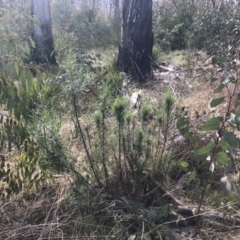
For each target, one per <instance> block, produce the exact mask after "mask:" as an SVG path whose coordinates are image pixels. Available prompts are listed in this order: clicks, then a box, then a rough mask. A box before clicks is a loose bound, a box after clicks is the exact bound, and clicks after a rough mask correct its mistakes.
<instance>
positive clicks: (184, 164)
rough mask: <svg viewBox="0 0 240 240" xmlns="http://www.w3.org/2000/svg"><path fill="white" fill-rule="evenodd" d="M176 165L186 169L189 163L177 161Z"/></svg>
mask: <svg viewBox="0 0 240 240" xmlns="http://www.w3.org/2000/svg"><path fill="white" fill-rule="evenodd" d="M177 166H178V167H179V169H181V170H186V169H187V168H188V166H189V164H188V163H187V162H185V161H177Z"/></svg>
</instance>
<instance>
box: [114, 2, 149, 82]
mask: <svg viewBox="0 0 240 240" xmlns="http://www.w3.org/2000/svg"><path fill="white" fill-rule="evenodd" d="M152 46H153V34H152V0H123V5H122V36H121V43H120V46H119V55H118V68H119V70H121V71H124V72H128V73H130V74H131V75H133V76H135V77H137V78H138V79H139V81H141V82H143V81H144V80H146V74H147V73H148V72H149V71H150V63H151V55H152Z"/></svg>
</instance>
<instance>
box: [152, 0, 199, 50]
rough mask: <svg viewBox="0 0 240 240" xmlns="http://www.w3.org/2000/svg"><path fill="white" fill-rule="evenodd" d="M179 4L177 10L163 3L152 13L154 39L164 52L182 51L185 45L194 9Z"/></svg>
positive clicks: (191, 5)
mask: <svg viewBox="0 0 240 240" xmlns="http://www.w3.org/2000/svg"><path fill="white" fill-rule="evenodd" d="M179 3H180V4H179V8H178V10H177V9H176V8H175V7H174V6H172V4H169V3H163V4H162V5H161V7H160V8H159V9H157V10H155V11H154V18H153V32H154V38H155V39H156V43H158V44H159V46H160V47H161V49H162V50H164V51H169V50H175V49H183V48H185V47H186V44H187V42H186V41H187V34H188V30H189V29H190V27H191V25H192V23H193V17H194V14H195V13H196V7H195V5H194V4H191V3H187V2H186V1H179Z"/></svg>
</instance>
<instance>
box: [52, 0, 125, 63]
mask: <svg viewBox="0 0 240 240" xmlns="http://www.w3.org/2000/svg"><path fill="white" fill-rule="evenodd" d="M63 6H64V7H63ZM51 9H52V19H53V26H54V27H53V29H54V36H55V45H56V49H57V50H58V56H59V60H60V62H62V59H63V58H64V55H65V53H66V52H68V51H69V49H74V52H78V53H79V52H81V53H83V54H85V50H89V49H92V48H102V47H104V48H106V47H108V46H109V45H115V46H117V44H118V42H119V39H120V32H121V30H120V28H121V19H120V17H116V18H108V16H107V15H106V14H105V13H102V12H101V11H100V10H99V11H97V10H93V9H92V8H91V7H90V6H86V5H85V6H81V9H76V8H75V7H74V5H73V4H67V3H66V2H65V1H64V0H60V1H55V2H54V3H53V4H52V6H51ZM69 43H70V44H69Z"/></svg>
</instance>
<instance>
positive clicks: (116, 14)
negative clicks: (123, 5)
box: [114, 0, 119, 17]
mask: <svg viewBox="0 0 240 240" xmlns="http://www.w3.org/2000/svg"><path fill="white" fill-rule="evenodd" d="M118 15H119V0H114V17H118Z"/></svg>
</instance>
